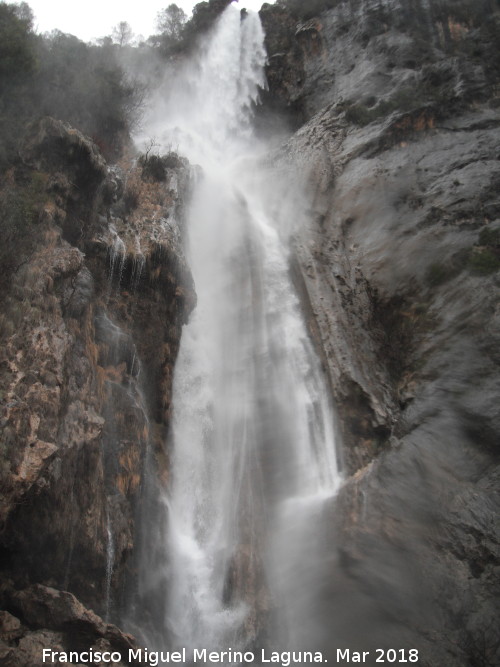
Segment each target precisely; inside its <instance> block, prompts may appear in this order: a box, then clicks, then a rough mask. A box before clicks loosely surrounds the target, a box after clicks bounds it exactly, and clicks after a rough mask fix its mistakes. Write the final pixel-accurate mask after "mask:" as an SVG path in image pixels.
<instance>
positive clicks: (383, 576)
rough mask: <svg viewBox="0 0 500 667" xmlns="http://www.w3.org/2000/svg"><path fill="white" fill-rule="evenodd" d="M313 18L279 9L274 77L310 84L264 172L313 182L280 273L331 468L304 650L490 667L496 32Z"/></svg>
mask: <svg viewBox="0 0 500 667" xmlns="http://www.w3.org/2000/svg"><path fill="white" fill-rule="evenodd" d="M319 4H320V5H321V10H320V12H318V14H317V15H316V16H315V17H311V16H307V17H305V16H302V15H301V12H302V9H301V7H300V6H299V4H298V3H293V2H288V3H282V5H281V9H280V11H288V16H289V17H292V18H295V21H296V28H295V31H294V32H293V35H292V34H291V33H288V39H289V44H290V45H291V46H289V47H288V51H287V53H285V54H284V56H283V57H282V59H283V62H291V61H292V59H293V58H294V57H295V53H296V49H297V48H300V51H301V54H302V56H301V57H302V62H303V71H304V80H303V81H302V83H301V86H296V87H295V88H294V90H293V91H292V92H290V93H289V95H290V97H289V99H290V101H291V100H292V99H293V100H294V101H295V100H300V105H301V113H302V118H305V119H307V122H306V123H305V124H304V125H303V126H302V127H301V128H300V129H299V130H298V131H297V132H296V134H295V135H294V136H293V137H292V138H291V139H290V141H289V142H288V143H287V145H286V146H285V147H284V148H283V147H282V148H281V149H280V151H277V154H276V161H275V163H276V165H277V166H278V167H280V168H283V169H285V167H286V168H288V169H290V168H289V165H290V164H295V165H296V166H297V168H298V170H300V174H301V177H303V175H304V173H306V174H307V175H308V176H307V177H308V189H309V196H310V201H311V202H312V205H311V209H312V210H311V216H310V218H309V222H308V223H307V224H306V225H305V226H303V227H301V228H299V229H296V230H294V234H293V254H294V258H293V265H292V270H293V274H294V278H295V283H296V284H297V286H298V288H299V294H300V295H301V299H302V302H303V304H304V311H305V313H306V317H307V320H308V323H309V328H310V331H311V334H312V336H313V338H314V340H315V342H316V346H317V349H318V350H319V352H320V355H321V357H322V360H323V364H324V366H325V369H326V370H327V372H328V376H329V379H330V383H331V386H332V390H333V393H334V395H335V398H336V403H337V410H338V413H339V424H340V429H341V431H342V440H343V451H344V460H345V472H346V482H345V485H344V487H343V489H342V490H341V492H340V494H339V497H338V499H337V501H336V503H332V508H331V514H330V516H329V518H328V519H325V535H327V536H329V537H328V538H327V539H329V542H328V544H329V546H328V548H327V549H326V550H325V553H327V554H328V555H327V556H325V559H326V560H327V563H326V566H327V567H328V568H329V573H330V576H329V577H328V578H327V579H326V580H325V589H324V595H323V597H322V600H321V602H320V604H319V605H318V607H317V610H316V611H317V615H316V616H315V618H314V619H312V620H313V623H314V625H315V627H317V628H318V645H320V644H321V645H322V646H323V648H324V651H325V653H326V654H328V655H330V654H332V655H334V651H335V647H336V646H337V645H338V642H335V641H333V640H332V639H331V637H335V638H338V637H342V638H343V641H344V642H345V646H351V647H352V648H354V649H355V650H371V651H372V652H373V651H374V649H375V648H377V647H378V648H383V647H384V646H385V647H386V648H390V647H394V646H398V647H401V648H403V647H407V648H411V647H416V648H418V649H419V652H420V661H421V662H422V664H426V665H438V664H447V665H453V666H456V667H459V666H462V667H463V666H464V665H469V664H488V665H489V664H492V665H493V664H496V662H498V660H499V659H500V654H499V645H498V638H496V637H495V629H494V627H493V625H494V624H493V623H492V618H497V617H498V613H499V609H498V604H497V602H496V600H498V595H499V579H498V565H499V551H498V548H499V543H500V540H499V534H498V526H497V525H496V522H495V518H494V517H495V515H496V514H497V513H498V502H499V497H498V494H497V492H496V491H494V489H495V488H496V487H497V485H498V442H499V434H500V422H499V412H498V408H497V406H498V404H499V401H500V393H499V392H500V381H499V378H498V355H497V352H496V351H495V350H497V349H498V342H499V341H498V334H497V330H496V323H497V320H498V269H499V266H498V264H497V262H496V260H495V257H496V254H495V253H496V252H497V251H496V249H495V248H496V241H495V240H494V239H495V238H496V237H495V234H496V232H495V230H496V228H497V224H498V218H499V210H498V206H499V190H498V182H499V178H500V172H499V163H498V155H499V154H500V132H499V128H500V118H499V115H498V109H497V107H498V103H497V92H496V90H497V87H498V71H497V72H494V70H493V68H492V67H491V60H490V59H492V60H493V61H494V62H497V61H498V43H499V42H498V25H497V24H496V23H495V19H494V18H493V16H492V14H491V10H492V7H491V5H490V4H486V5H481V8H480V9H479V7H477V8H476V7H473V6H472V5H470V4H469V3H451V2H445V3H440V4H439V7H438V6H437V5H432V6H429V5H428V3H423V2H422V3H420V2H417V3H407V2H403V1H402V0H394V1H392V0H390V1H388V2H384V3H370V2H365V1H363V0H356V1H355V0H351V1H349V2H333V3H328V2H324V3H319ZM266 11H267V12H268V14H269V16H270V15H271V14H272V10H269V9H267V10H266ZM273 11H277V10H273ZM304 11H305V9H304ZM288 20H289V19H288ZM305 20H307V21H308V22H307V23H306V22H304V21H305ZM280 29H281V28H279V27H278V26H277V25H271V26H270V31H269V33H268V39H270V40H272V39H273V34H274V33H273V32H272V31H273V30H275V31H278V30H280ZM313 35H316V37H314V38H313ZM495 35H496V36H495ZM480 42H482V43H483V46H484V48H482V47H479V43H480ZM486 53H488V57H487V58H483V57H482V56H483V55H485V54H486ZM473 54H474V55H473ZM480 54H481V55H480ZM277 76H278V78H279V74H278V75H277ZM282 76H283V82H282V81H277V82H274V80H271V81H270V83H272V86H271V91H270V95H271V96H272V94H273V90H276V98H277V99H278V100H281V99H282V97H283V91H284V90H285V85H286V81H287V78H286V77H287V75H286V71H285V69H283V73H282ZM482 243H486V244H487V245H484V246H483V245H481V244H482ZM338 609H342V614H339V613H338ZM325 618H327V619H328V628H326V627H325V625H324V620H323V619H325ZM372 655H373V653H372Z"/></svg>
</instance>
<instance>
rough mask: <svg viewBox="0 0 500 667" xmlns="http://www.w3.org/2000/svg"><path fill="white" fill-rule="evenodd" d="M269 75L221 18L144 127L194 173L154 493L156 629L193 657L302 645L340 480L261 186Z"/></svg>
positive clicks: (326, 408) (241, 28) (254, 27)
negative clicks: (262, 112) (262, 107)
mask: <svg viewBox="0 0 500 667" xmlns="http://www.w3.org/2000/svg"><path fill="white" fill-rule="evenodd" d="M264 64H265V50H264V46H263V33H262V28H261V26H260V21H259V17H258V15H257V14H249V15H248V16H247V17H246V18H245V20H243V21H241V19H240V13H239V11H237V10H236V9H235V8H234V7H232V6H229V7H228V8H227V9H226V11H225V12H224V14H223V15H222V16H221V18H220V19H219V22H218V24H217V27H216V30H215V31H214V34H213V35H212V37H211V39H210V41H209V42H208V43H207V44H206V46H205V48H204V49H203V50H202V53H201V54H200V58H199V61H198V62H197V64H196V65H195V66H193V67H191V69H190V70H189V72H186V73H185V76H183V77H182V79H183V86H184V87H183V88H182V89H181V88H179V89H178V90H175V89H174V91H173V92H172V95H171V98H170V103H169V105H168V107H167V110H166V111H165V110H164V117H163V120H161V121H160V122H158V123H157V125H156V127H155V128H152V130H153V132H154V133H155V136H156V137H158V138H159V137H162V141H163V144H164V146H172V145H175V146H177V147H178V150H179V152H180V153H182V154H184V155H186V156H187V157H188V158H189V159H190V160H191V162H193V163H197V164H199V165H200V166H201V168H202V170H203V176H202V177H200V179H199V183H198V185H197V187H196V191H195V194H194V198H193V202H192V206H191V212H190V221H189V230H188V236H189V239H188V245H189V248H188V253H189V257H190V264H191V267H192V270H193V273H194V278H195V283H196V290H197V295H198V306H197V308H196V310H195V312H194V314H193V316H192V318H191V321H190V323H189V325H188V326H187V327H185V329H184V332H183V338H182V342H181V350H180V354H179V358H178V361H177V366H176V372H175V381H174V396H173V403H174V419H173V427H172V445H173V452H174V453H173V457H172V474H171V477H172V482H171V484H170V486H169V488H168V489H167V490H165V492H164V493H165V496H164V505H165V508H166V513H167V518H166V520H167V522H168V534H167V538H166V540H165V543H164V545H163V548H164V553H165V559H164V560H165V563H164V565H163V567H164V569H166V576H167V579H168V600H167V603H166V607H165V612H164V613H165V617H164V619H162V620H161V621H160V624H162V625H163V628H164V632H165V642H166V645H168V646H169V647H172V648H173V647H175V648H181V647H185V648H186V649H187V650H188V651H189V650H193V649H194V648H207V649H209V650H219V651H220V650H226V649H227V648H228V647H232V648H233V649H242V648H245V647H249V646H252V647H258V646H260V645H263V643H264V642H267V645H269V646H271V648H276V649H277V648H279V647H280V648H282V649H283V650H285V649H287V648H297V649H305V648H308V647H307V646H306V643H307V637H301V636H300V635H299V632H298V625H297V624H300V623H301V622H302V621H304V620H305V618H304V617H305V615H307V613H308V606H309V605H310V604H313V603H314V600H313V593H312V592H311V594H308V593H306V592H305V591H304V589H303V586H306V587H308V589H309V590H310V591H314V581H313V579H314V576H319V573H318V572H317V571H316V574H315V575H314V576H313V575H312V574H311V572H310V571H309V569H308V568H307V562H308V559H309V562H311V561H312V562H313V561H314V553H315V549H316V546H315V544H316V542H317V540H318V530H317V523H315V517H316V516H317V515H318V513H320V512H321V507H322V503H323V501H324V499H325V498H327V497H331V496H332V494H333V493H334V492H335V489H336V487H337V485H338V481H339V474H338V471H337V464H336V454H335V446H334V433H333V417H332V411H331V408H330V405H329V400H328V392H327V389H326V386H325V381H324V378H323V376H322V372H321V369H320V365H319V362H318V360H317V358H316V355H315V353H314V351H313V348H312V345H311V343H310V341H309V338H308V335H307V332H306V328H305V325H304V322H303V319H302V316H301V313H300V309H299V303H298V300H297V298H296V296H295V295H294V291H293V286H292V282H291V279H290V275H289V270H288V262H287V249H286V247H285V244H284V243H283V241H282V238H281V236H282V235H280V232H279V230H280V224H281V221H280V220H279V219H273V218H272V217H270V215H269V213H268V211H269V210H270V209H272V208H273V207H272V206H270V205H269V202H268V201H267V199H266V195H265V188H264V187H263V184H264V181H265V180H266V179H267V177H268V175H267V176H266V175H265V174H262V178H261V179H259V177H258V170H259V169H261V168H260V167H259V161H258V159H257V157H255V150H254V149H255V139H254V138H253V137H252V134H251V122H250V120H251V106H252V102H254V101H255V100H256V98H257V95H258V89H259V87H262V86H264V74H263V71H264ZM186 81H187V84H186ZM165 128H168V129H167V130H165ZM172 128H173V129H172ZM256 174H257V176H256ZM259 181H260V185H259ZM274 209H276V206H274ZM313 567H314V563H313ZM153 579H154V577H153ZM302 625H304V623H302ZM292 634H293V637H292ZM158 648H160V647H158ZM161 648H165V646H163V647H161Z"/></svg>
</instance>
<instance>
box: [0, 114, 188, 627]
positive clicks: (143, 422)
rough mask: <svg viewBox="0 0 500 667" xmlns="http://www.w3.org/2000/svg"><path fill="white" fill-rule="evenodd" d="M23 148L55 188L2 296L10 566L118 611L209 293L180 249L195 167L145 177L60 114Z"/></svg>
mask: <svg viewBox="0 0 500 667" xmlns="http://www.w3.org/2000/svg"><path fill="white" fill-rule="evenodd" d="M21 156H22V159H23V164H22V165H21V166H20V167H18V168H17V171H16V173H14V175H13V176H12V178H14V179H15V183H16V187H18V189H19V190H20V192H22V191H23V187H24V186H23V183H25V182H27V183H31V182H33V181H34V180H36V182H37V183H38V184H39V183H41V184H42V188H41V189H42V195H43V196H41V198H40V200H39V201H38V209H39V210H38V214H37V215H38V217H37V224H36V225H33V226H32V228H31V230H30V233H32V234H33V236H34V237H35V239H36V243H34V244H33V248H34V249H33V252H32V253H31V254H30V255H29V256H26V257H24V258H23V260H22V262H21V263H20V266H19V267H18V268H17V270H16V271H15V272H14V273H13V274H12V276H11V277H10V282H9V284H8V289H7V293H6V294H5V295H4V298H3V304H2V305H3V320H2V336H3V338H2V345H1V347H0V369H1V371H0V372H1V378H2V421H1V429H2V442H3V449H2V458H1V477H2V490H1V510H0V520H1V527H2V533H1V535H2V536H1V539H0V550H1V554H2V562H3V563H4V564H5V573H6V574H7V576H10V577H11V578H12V580H13V582H14V585H15V586H16V587H25V586H27V585H28V584H30V583H32V582H33V583H40V584H45V585H50V586H54V587H56V588H59V589H63V590H69V591H72V592H73V593H75V594H77V595H78V596H79V597H80V598H81V599H82V600H83V601H84V602H85V603H86V604H89V605H91V606H92V607H93V608H94V609H96V610H97V611H99V612H100V613H102V614H103V615H104V614H109V613H111V614H112V613H113V600H116V599H117V598H118V597H119V596H120V595H122V594H123V582H124V578H125V573H127V574H128V575H130V569H131V568H132V558H131V555H132V552H133V549H134V539H135V535H136V527H135V519H136V517H137V516H138V515H139V514H138V513H139V512H140V500H141V489H142V482H143V476H144V471H145V461H146V458H148V457H149V459H155V460H157V461H158V467H159V469H160V470H161V474H162V475H163V476H165V474H166V454H165V451H164V436H165V433H166V429H167V427H168V420H169V416H170V400H171V398H170V393H171V382H172V371H173V365H174V361H175V358H176V355H177V350H178V345H179V339H180V332H181V327H182V324H183V323H184V322H186V321H187V318H188V315H189V313H190V311H191V309H192V308H193V306H194V303H195V300H196V297H195V294H194V288H193V281H192V278H191V274H190V272H189V269H188V267H187V265H186V262H185V259H184V254H183V250H182V224H183V208H182V207H183V202H184V201H186V200H187V196H188V189H189V165H187V163H186V162H185V161H180V160H179V161H177V162H175V161H171V163H170V164H171V166H170V167H169V168H168V169H167V171H166V175H165V180H164V181H162V182H161V183H150V182H147V181H145V180H143V179H142V178H141V174H142V171H143V169H142V168H141V166H140V165H136V166H134V164H133V163H132V162H131V161H129V162H128V163H124V164H123V165H122V166H121V167H116V168H113V169H110V168H108V167H107V165H106V164H105V162H104V160H103V158H102V157H101V155H100V154H99V151H98V150H97V148H96V147H95V145H94V144H93V143H92V142H91V141H90V140H89V139H87V138H85V137H83V135H81V134H80V133H79V132H77V131H76V130H73V129H72V128H70V127H68V126H67V125H65V124H63V123H61V122H59V121H55V120H53V119H44V120H42V121H41V122H40V123H39V124H38V125H36V126H33V127H32V128H31V129H30V131H29V133H28V136H27V138H26V142H25V144H24V146H23V148H22V150H21ZM128 579H129V580H131V579H132V576H131V575H130V576H128ZM42 627H44V626H43V625H39V628H40V629H41V628H42ZM46 627H49V626H46Z"/></svg>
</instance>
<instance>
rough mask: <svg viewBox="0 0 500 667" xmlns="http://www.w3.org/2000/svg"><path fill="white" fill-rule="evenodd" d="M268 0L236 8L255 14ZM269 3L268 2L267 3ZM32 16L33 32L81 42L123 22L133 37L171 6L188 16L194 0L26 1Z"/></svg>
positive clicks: (242, 1)
mask: <svg viewBox="0 0 500 667" xmlns="http://www.w3.org/2000/svg"><path fill="white" fill-rule="evenodd" d="M265 1H267V2H269V1H270V0H238V2H235V5H236V7H240V8H243V7H246V8H247V9H253V10H258V9H260V8H261V6H262V5H263V3H264V2H265ZM271 1H272V0H271ZM27 2H28V5H29V6H30V7H31V9H32V10H33V12H34V14H35V29H36V30H37V32H47V31H51V30H54V29H55V28H57V29H58V30H62V32H67V33H70V34H72V35H76V36H77V37H79V38H80V39H82V40H84V41H91V40H92V39H95V38H97V37H104V36H105V35H110V34H111V31H112V29H113V27H114V26H115V25H116V24H117V23H119V22H120V21H127V22H128V23H129V24H130V25H131V26H132V30H133V32H134V33H135V35H142V36H143V37H148V36H149V35H151V34H153V33H154V32H155V27H154V24H155V19H156V14H157V13H158V12H159V11H160V10H161V9H164V8H165V7H168V5H170V4H171V3H172V2H175V4H176V5H178V6H179V7H182V9H183V10H184V11H185V12H186V14H187V15H188V16H189V15H190V14H191V10H192V8H193V7H194V5H195V4H196V0H125V1H124V0H85V2H71V1H69V0H27Z"/></svg>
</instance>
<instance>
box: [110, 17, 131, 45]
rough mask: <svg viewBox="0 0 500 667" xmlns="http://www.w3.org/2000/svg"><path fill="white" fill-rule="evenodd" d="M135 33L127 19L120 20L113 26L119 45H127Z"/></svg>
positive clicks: (115, 38)
mask: <svg viewBox="0 0 500 667" xmlns="http://www.w3.org/2000/svg"><path fill="white" fill-rule="evenodd" d="M133 35H134V33H133V32H132V28H131V27H130V25H129V24H128V23H127V21H120V23H118V24H117V25H115V27H114V28H113V39H114V41H115V42H116V43H117V44H118V46H120V47H122V46H126V45H127V44H128V43H129V42H130V41H131V39H132V37H133Z"/></svg>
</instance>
